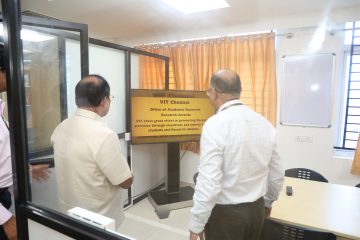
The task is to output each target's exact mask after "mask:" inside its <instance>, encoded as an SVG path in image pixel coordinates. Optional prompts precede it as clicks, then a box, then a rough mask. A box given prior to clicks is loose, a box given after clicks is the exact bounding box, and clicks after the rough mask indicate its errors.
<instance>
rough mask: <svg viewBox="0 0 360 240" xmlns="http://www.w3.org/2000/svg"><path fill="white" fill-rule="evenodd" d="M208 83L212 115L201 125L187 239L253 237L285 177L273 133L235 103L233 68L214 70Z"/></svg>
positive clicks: (236, 87)
mask: <svg viewBox="0 0 360 240" xmlns="http://www.w3.org/2000/svg"><path fill="white" fill-rule="evenodd" d="M210 86H211V87H210V89H209V90H208V91H207V94H208V96H209V100H210V101H211V103H212V105H213V106H214V107H215V109H216V114H215V115H214V116H212V117H211V118H209V119H208V120H207V121H206V122H205V124H204V126H203V129H202V134H201V140H200V164H199V175H198V177H197V183H196V187H195V193H194V197H193V200H194V206H193V208H192V209H191V213H192V216H191V221H190V227H189V228H190V239H191V240H196V239H198V237H200V239H204V235H205V237H206V240H215V239H221V240H256V239H259V238H260V235H261V230H262V225H263V221H264V217H265V216H269V215H270V212H271V204H272V202H273V201H275V200H276V199H277V198H278V195H279V192H280V191H281V188H282V184H283V180H284V173H283V170H282V166H281V159H280V157H279V155H278V153H277V144H276V131H275V129H274V127H273V126H272V125H271V124H270V123H269V122H268V121H267V120H266V119H265V118H264V117H262V116H261V115H259V114H258V113H256V112H254V111H253V110H251V109H250V108H248V107H246V106H244V105H243V104H242V103H241V102H240V100H239V98H240V92H241V82H240V78H239V76H238V75H237V74H236V73H235V72H233V71H231V70H220V71H217V72H215V73H214V74H213V76H212V77H211V82H210Z"/></svg>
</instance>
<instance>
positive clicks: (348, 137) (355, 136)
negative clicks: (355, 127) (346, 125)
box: [346, 132, 359, 141]
mask: <svg viewBox="0 0 360 240" xmlns="http://www.w3.org/2000/svg"><path fill="white" fill-rule="evenodd" d="M358 138H359V133H353V132H347V133H346V140H355V141H357V140H358Z"/></svg>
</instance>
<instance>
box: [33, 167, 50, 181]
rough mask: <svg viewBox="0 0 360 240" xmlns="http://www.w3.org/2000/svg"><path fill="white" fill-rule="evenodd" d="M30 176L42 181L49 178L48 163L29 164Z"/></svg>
mask: <svg viewBox="0 0 360 240" xmlns="http://www.w3.org/2000/svg"><path fill="white" fill-rule="evenodd" d="M30 170H31V176H32V178H33V179H35V180H37V181H39V182H42V181H46V180H48V179H49V174H50V170H49V164H36V165H30Z"/></svg>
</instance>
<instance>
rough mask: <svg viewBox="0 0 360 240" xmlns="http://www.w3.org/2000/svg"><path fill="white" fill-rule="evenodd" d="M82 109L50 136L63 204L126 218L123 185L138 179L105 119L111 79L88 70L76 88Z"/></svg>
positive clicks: (68, 206)
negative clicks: (102, 119) (135, 178)
mask: <svg viewBox="0 0 360 240" xmlns="http://www.w3.org/2000/svg"><path fill="white" fill-rule="evenodd" d="M75 98H76V105H77V106H78V109H77V110H76V113H75V115H74V116H72V117H70V118H68V119H66V120H64V121H63V122H62V123H60V124H59V125H58V126H57V127H56V129H55V130H54V133H53V135H52V136H51V142H52V144H53V146H54V160H55V171H56V180H57V187H58V198H59V207H60V210H62V211H64V212H66V211H67V210H69V209H70V208H73V207H82V208H85V209H87V210H90V211H93V212H96V213H99V214H102V215H104V216H107V217H109V218H113V219H115V221H116V226H117V227H119V225H120V223H121V222H122V220H123V218H124V213H123V206H122V205H123V204H122V194H121V193H122V191H121V188H124V189H127V188H129V187H130V186H131V184H132V182H133V178H132V174H131V172H130V169H129V166H128V164H127V162H126V159H125V158H124V157H123V154H122V150H121V145H120V142H119V139H118V137H117V134H116V133H115V132H114V131H113V130H111V129H110V128H109V127H107V125H106V124H105V122H103V121H101V117H104V116H105V115H106V114H107V113H108V111H109V107H110V102H111V99H112V96H111V95H110V86H109V84H108V82H107V81H106V80H105V79H104V78H103V77H101V76H99V75H89V76H87V77H85V78H83V79H81V80H80V81H79V83H78V84H77V85H76V88H75Z"/></svg>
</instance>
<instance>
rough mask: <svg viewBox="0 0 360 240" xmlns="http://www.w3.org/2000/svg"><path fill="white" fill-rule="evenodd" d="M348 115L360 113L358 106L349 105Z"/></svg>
mask: <svg viewBox="0 0 360 240" xmlns="http://www.w3.org/2000/svg"><path fill="white" fill-rule="evenodd" d="M348 115H360V108H353V107H350V108H349V109H348Z"/></svg>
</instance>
